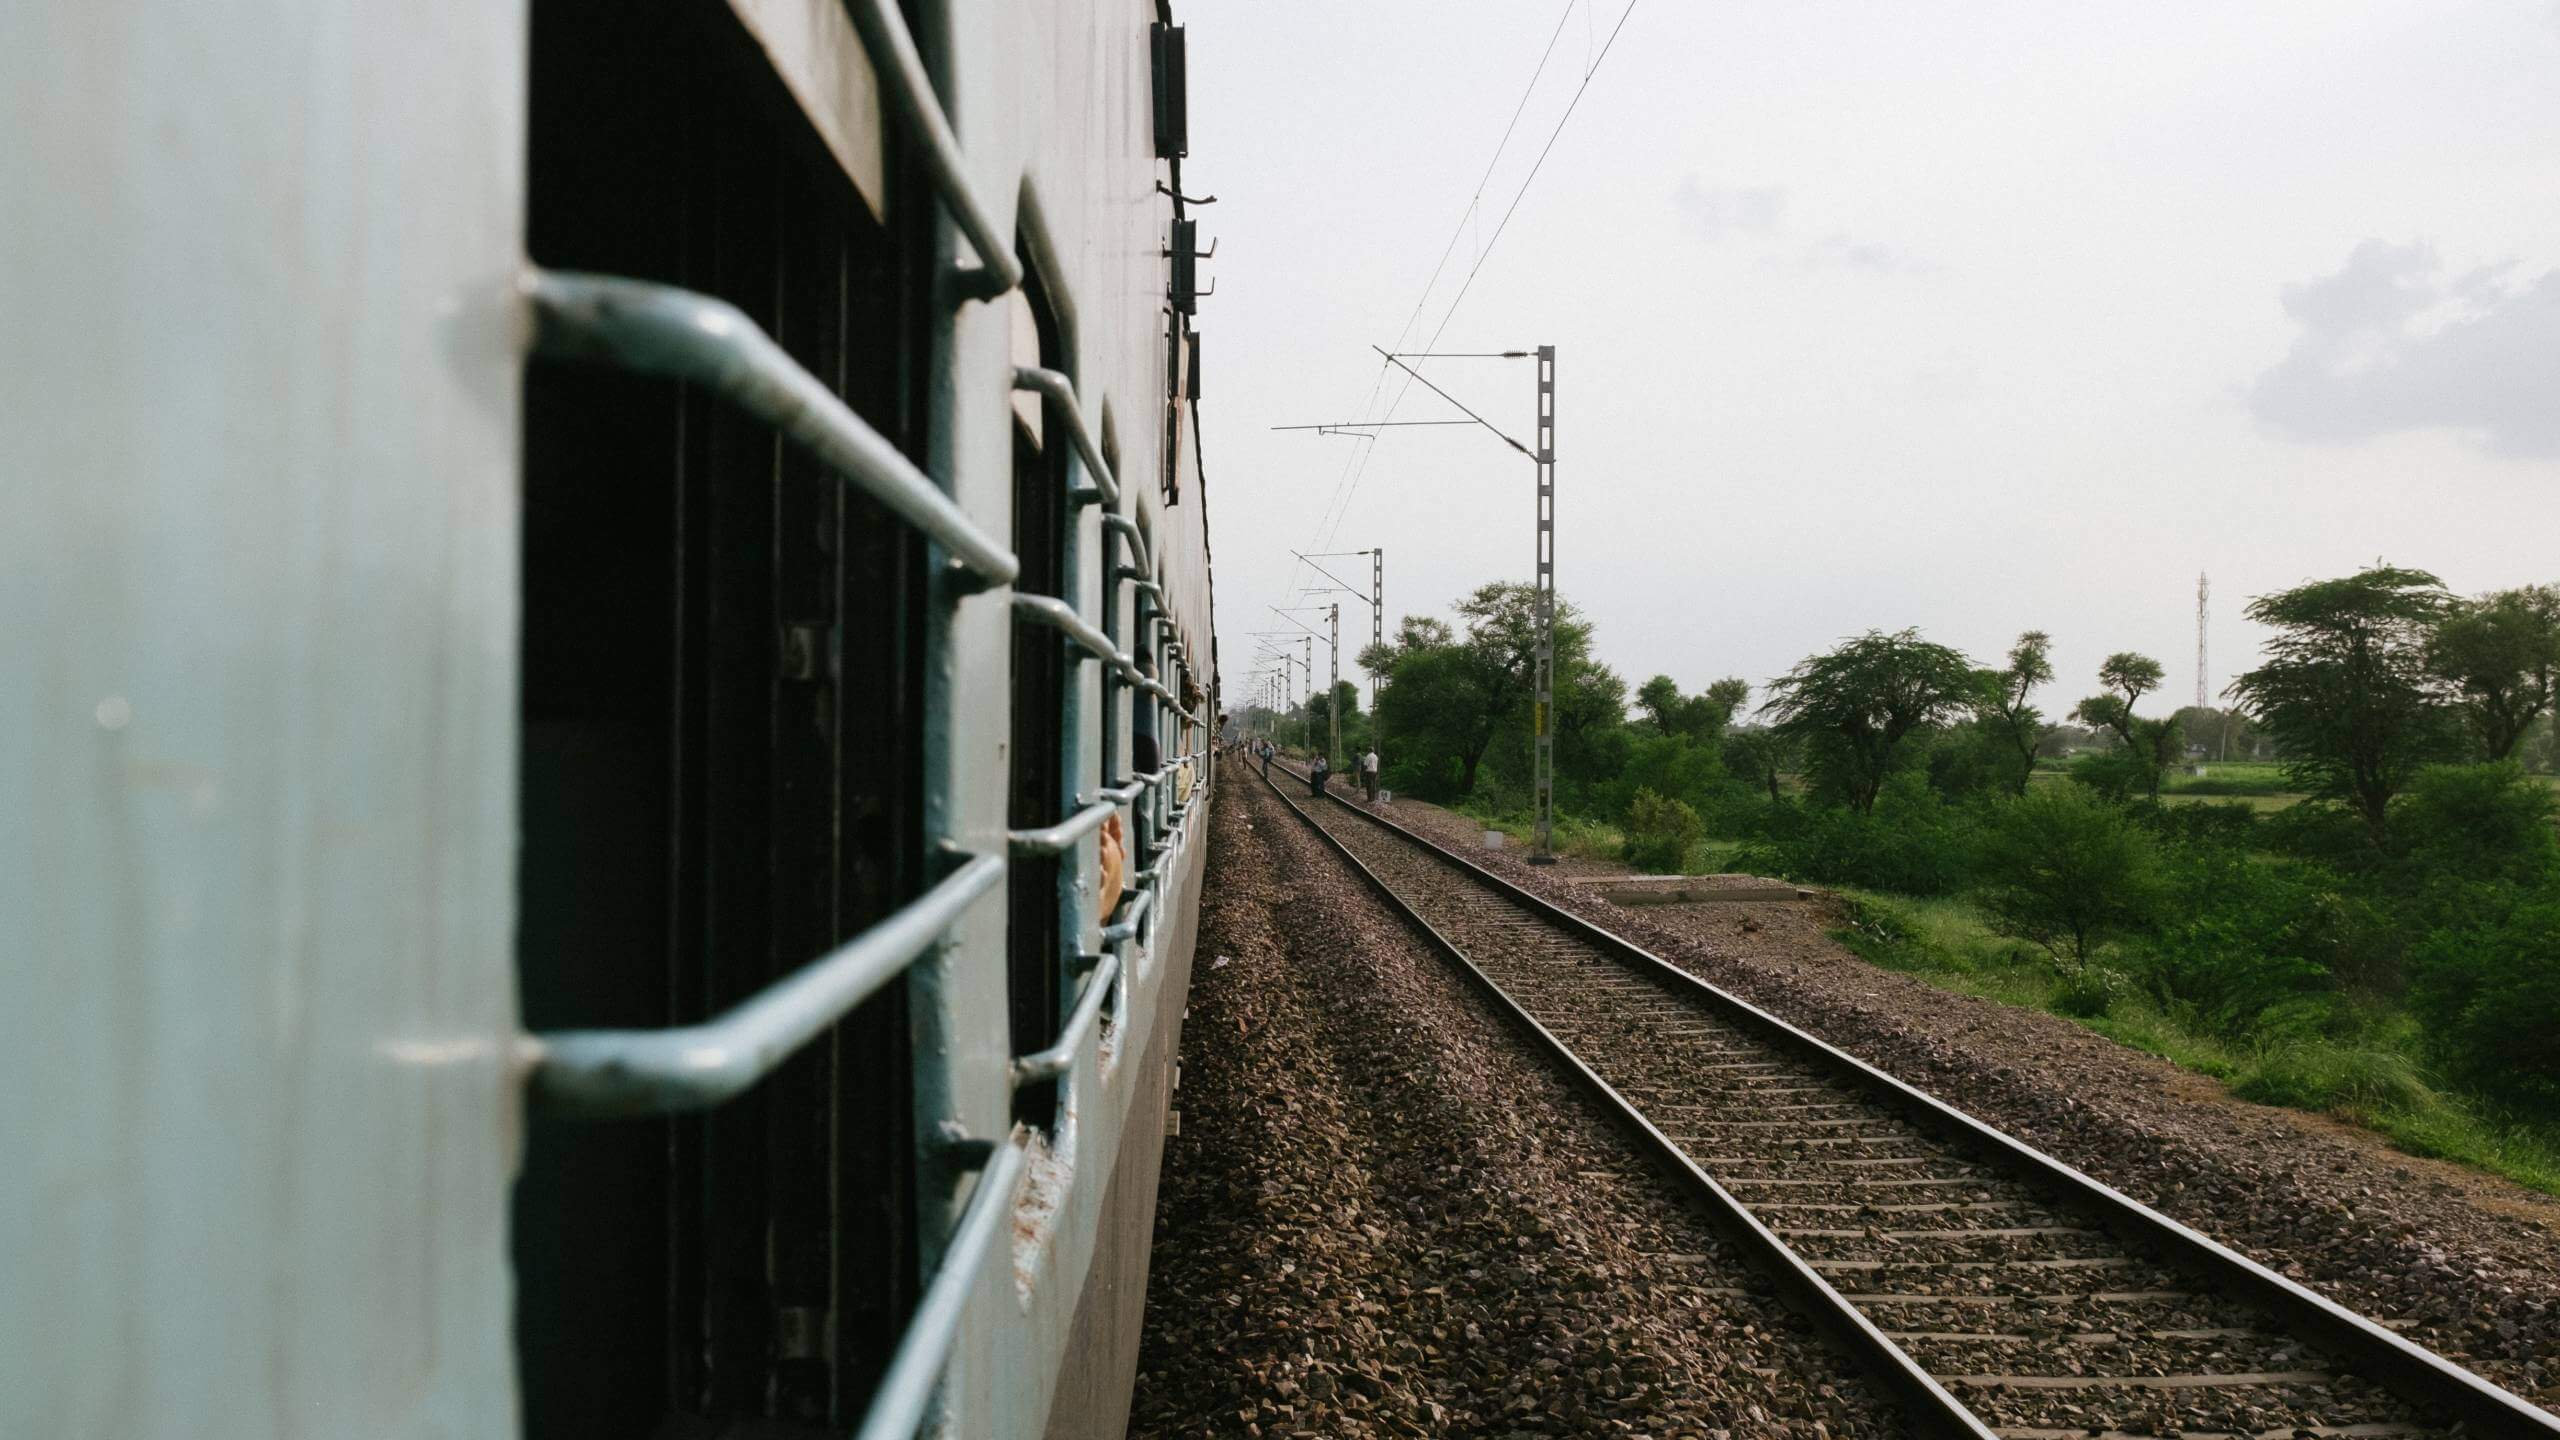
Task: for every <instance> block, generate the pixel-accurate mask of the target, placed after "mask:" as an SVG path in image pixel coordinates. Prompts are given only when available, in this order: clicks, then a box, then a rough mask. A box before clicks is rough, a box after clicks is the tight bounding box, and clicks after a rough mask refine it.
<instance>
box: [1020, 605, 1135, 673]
mask: <svg viewBox="0 0 2560 1440" xmlns="http://www.w3.org/2000/svg"><path fill="white" fill-rule="evenodd" d="M1013 613H1014V614H1016V615H1019V616H1021V617H1022V618H1023V619H1025V620H1031V621H1036V622H1038V623H1039V624H1042V625H1046V626H1048V627H1049V628H1050V629H1052V630H1055V631H1058V632H1059V633H1061V634H1063V635H1065V636H1066V637H1067V638H1068V639H1070V640H1073V641H1074V642H1076V644H1077V645H1079V646H1081V647H1082V648H1083V649H1084V651H1085V653H1087V654H1089V655H1091V656H1092V657H1093V658H1094V659H1096V660H1100V661H1103V662H1104V663H1106V664H1108V665H1109V666H1110V667H1111V668H1112V669H1114V670H1117V671H1119V672H1120V674H1121V675H1122V676H1123V677H1124V678H1126V679H1128V680H1130V681H1133V682H1134V681H1136V680H1137V679H1138V678H1139V677H1138V666H1137V662H1136V661H1133V660H1131V659H1130V658H1129V657H1128V655H1127V654H1125V653H1124V652H1122V651H1121V650H1120V649H1119V648H1118V647H1116V646H1114V645H1113V644H1112V643H1111V637H1110V636H1108V635H1105V634H1103V633H1102V632H1101V631H1100V630H1099V629H1096V628H1095V627H1094V625H1093V624H1092V623H1091V622H1090V621H1088V620H1086V619H1085V618H1084V617H1083V616H1082V615H1079V614H1077V613H1076V607H1074V606H1073V605H1070V604H1068V603H1067V602H1066V601H1064V600H1061V599H1058V598H1057V597H1056V596H1054V595H1020V594H1017V595H1015V596H1014V597H1013Z"/></svg>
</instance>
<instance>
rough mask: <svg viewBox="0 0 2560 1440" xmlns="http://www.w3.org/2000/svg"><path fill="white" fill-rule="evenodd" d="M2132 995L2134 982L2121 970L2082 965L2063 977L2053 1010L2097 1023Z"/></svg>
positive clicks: (2055, 989)
mask: <svg viewBox="0 0 2560 1440" xmlns="http://www.w3.org/2000/svg"><path fill="white" fill-rule="evenodd" d="M2132 994H2133V982H2132V981H2131V980H2128V979H2126V978H2125V974H2124V972H2123V971H2121V970H2112V969H2109V968H2108V967H2106V966H2104V965H2083V966H2081V967H2080V968H2079V969H2078V970H2076V971H2073V972H2072V973H2071V974H2068V975H2065V976H2064V977H2063V978H2062V983H2061V984H2060V985H2058V986H2056V987H2055V988H2054V992H2053V1009H2054V1013H2055V1014H2058V1015H2068V1016H2071V1017H2072V1018H2073V1019H2076V1020H2095V1019H2098V1018H2099V1017H2101V1016H2104V1015H2106V1014H2107V1013H2108V1012H2110V1011H2112V1010H2114V1009H2115V1008H2116V1006H2117V1005H2119V1004H2121V1003H2123V1002H2124V1001H2125V1000H2126V999H2127V998H2129V997H2130V996H2131V995H2132Z"/></svg>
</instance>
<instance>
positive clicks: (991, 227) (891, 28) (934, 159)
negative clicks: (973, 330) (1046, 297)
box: [845, 0, 1022, 299]
mask: <svg viewBox="0 0 2560 1440" xmlns="http://www.w3.org/2000/svg"><path fill="white" fill-rule="evenodd" d="M845 9H846V10H847V11H848V12H849V13H850V14H851V16H852V18H853V28H854V30H855V31H856V33H858V34H860V35H861V36H862V48H863V50H864V51H865V52H866V53H868V54H869V55H870V57H871V68H872V70H873V71H874V72H875V73H876V74H878V76H879V77H880V93H881V94H882V95H883V96H884V97H886V99H887V100H888V103H889V108H890V109H892V110H895V111H896V112H898V118H899V120H901V121H902V122H904V124H905V126H906V128H907V130H908V132H909V134H910V135H911V136H912V137H913V138H914V140H915V142H916V150H917V152H918V155H919V157H920V158H921V159H922V160H923V161H924V168H925V172H926V173H927V174H928V175H930V176H932V177H933V188H934V189H935V190H936V191H938V192H940V193H941V195H942V203H943V204H944V205H946V206H948V207H949V208H950V210H951V219H952V222H953V223H954V224H956V225H958V226H959V227H960V233H961V234H963V235H965V236H967V237H968V238H969V245H970V247H971V248H972V249H974V250H976V251H977V252H978V264H979V265H980V267H982V268H981V283H979V284H977V285H976V286H974V287H973V289H974V290H975V291H976V292H977V293H978V296H979V298H980V299H992V298H994V297H995V296H998V295H1001V294H1003V293H1005V292H1006V291H1008V290H1011V289H1012V288H1013V287H1014V286H1016V285H1019V284H1021V283H1022V262H1021V261H1020V260H1018V259H1016V258H1015V257H1014V253H1013V246H1012V245H1010V244H1008V243H1007V242H1006V240H1005V238H1004V235H1003V233H1002V232H1001V231H999V230H997V229H996V224H995V221H993V220H992V219H989V218H988V216H987V210H986V207H985V206H984V205H981V204H979V203H978V194H977V192H976V191H975V190H973V189H971V188H970V186H969V159H968V157H967V156H966V155H964V154H962V153H961V150H960V137H959V136H958V135H956V134H954V133H953V132H952V129H951V117H950V116H949V115H946V114H944V113H943V109H942V100H941V98H940V97H939V96H937V95H935V94H934V90H933V77H931V76H930V75H928V74H926V73H925V68H924V56H922V55H921V54H919V53H917V51H916V40H915V36H913V35H912V34H910V33H908V31H907V22H906V20H905V18H904V17H902V16H901V15H899V13H898V7H897V4H896V3H895V0H850V3H848V4H847V5H846V6H845Z"/></svg>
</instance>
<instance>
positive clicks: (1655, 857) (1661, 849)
mask: <svg viewBox="0 0 2560 1440" xmlns="http://www.w3.org/2000/svg"><path fill="white" fill-rule="evenodd" d="M1626 832H1627V840H1626V855H1627V863H1628V864H1630V865H1633V866H1634V867H1636V868H1637V869H1638V870H1641V871H1644V872H1645V873H1647V874H1653V875H1676V874H1678V873H1680V871H1681V869H1682V867H1683V866H1685V865H1686V864H1687V863H1688V860H1689V851H1690V848H1691V847H1693V846H1695V845H1696V844H1697V843H1698V842H1699V841H1700V840H1703V839H1705V838H1706V835H1707V827H1706V824H1705V822H1703V821H1701V820H1700V819H1699V818H1698V812H1697V811H1695V810H1692V809H1690V808H1689V806H1688V804H1687V803H1686V802H1685V801H1680V800H1668V799H1665V798H1663V797H1662V796H1660V795H1657V794H1655V793H1654V792H1653V791H1651V790H1638V791H1637V792H1636V793H1635V798H1634V799H1633V800H1631V801H1629V802H1628V804H1627V823H1626Z"/></svg>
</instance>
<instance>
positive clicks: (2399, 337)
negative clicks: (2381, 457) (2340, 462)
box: [2249, 240, 2560, 459]
mask: <svg viewBox="0 0 2560 1440" xmlns="http://www.w3.org/2000/svg"><path fill="white" fill-rule="evenodd" d="M2442 269H2443V264H2442V261H2441V260H2440V259H2439V258H2438V257H2437V255H2436V252H2435V250H2434V248H2433V247H2431V246H2428V245H2423V244H2410V245H2392V244H2388V243H2386V242H2384V241H2380V240H2367V241H2364V242H2363V243H2362V244H2359V245H2358V246H2356V248H2355V250H2354V252H2353V253H2352V254H2350V255H2349V256H2348V257H2347V263H2346V266H2345V268H2344V269H2341V270H2339V271H2338V272H2337V273H2336V274H2333V275H2324V276H2321V277H2320V278H2318V279H2315V280H2310V281H2306V282H2304V283H2302V284H2299V285H2288V286H2286V287H2285V289H2284V308H2285V313H2286V314H2288V315H2290V316H2292V317H2293V319H2294V320H2295V321H2296V322H2297V323H2299V324H2300V326H2301V327H2302V331H2301V334H2300V335H2299V336H2297V337H2296V338H2295V340H2294V343H2293V348H2292V349H2291V350H2290V351H2288V352H2287V353H2286V355H2285V357H2284V358H2283V359H2282V360H2280V361H2278V362H2277V363H2276V364H2275V365H2273V366H2272V367H2270V368H2269V369H2268V370H2267V371H2266V372H2265V373H2264V374H2261V375H2260V376H2259V377H2258V378H2257V380H2256V382H2255V383H2253V384H2252V385H2251V386H2250V388H2249V409H2250V412H2251V413H2252V414H2254V415H2256V416H2257V418H2258V419H2259V420H2260V421H2261V422H2262V423H2264V424H2266V425H2268V426H2270V427H2272V428H2274V429H2276V430H2278V431H2281V432H2283V433H2285V434H2287V435H2290V436H2292V437H2294V438H2295V439H2299V440H2309V441H2323V442H2330V443H2339V442H2347V441H2356V440H2367V439H2371V438H2374V437H2376V436H2380V435H2388V434H2393V433H2397V432H2400V431H2407V430H2433V429H2450V430H2458V431H2462V432H2465V433H2467V434H2470V435H2472V436H2474V437H2476V438H2477V439H2478V441H2479V443H2480V444H2481V445H2482V446H2483V447H2484V448H2486V449H2487V450H2489V451H2490V452H2491V453H2493V454H2497V455H2505V456H2511V457H2521V458H2536V459H2542V458H2551V457H2555V456H2560V270H2554V271H2548V272H2545V273H2544V274H2543V275H2542V276H2541V277H2540V278H2539V279H2536V280H2533V281H2531V282H2529V283H2521V284H2520V283H2516V282H2514V281H2513V280H2512V279H2511V278H2510V276H2509V273H2508V272H2509V270H2510V269H2511V267H2504V266H2501V267H2490V268H2483V269H2474V270H2471V271H2467V272H2465V273H2463V274H2460V275H2457V276H2454V277H2453V278H2451V279H2450V280H2448V279H2445V278H2442V276H2441V274H2440V272H2441V271H2442Z"/></svg>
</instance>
